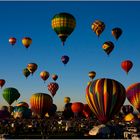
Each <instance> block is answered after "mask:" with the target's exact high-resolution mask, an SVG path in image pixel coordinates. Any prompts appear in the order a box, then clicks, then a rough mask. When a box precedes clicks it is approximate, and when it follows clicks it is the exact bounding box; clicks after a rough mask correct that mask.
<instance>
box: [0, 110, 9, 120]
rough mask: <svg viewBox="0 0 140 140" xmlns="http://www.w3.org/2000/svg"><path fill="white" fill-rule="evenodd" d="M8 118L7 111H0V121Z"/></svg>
mask: <svg viewBox="0 0 140 140" xmlns="http://www.w3.org/2000/svg"><path fill="white" fill-rule="evenodd" d="M9 117H10V113H9V112H8V111H7V110H0V119H6V118H9Z"/></svg>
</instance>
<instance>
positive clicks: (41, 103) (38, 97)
mask: <svg viewBox="0 0 140 140" xmlns="http://www.w3.org/2000/svg"><path fill="white" fill-rule="evenodd" d="M52 104H53V100H52V97H51V96H50V95H48V94H46V93H35V94H33V95H32V96H31V98H30V105H31V110H32V111H33V112H35V113H36V114H38V115H40V116H41V117H43V116H44V115H45V114H46V112H47V111H49V109H50V107H51V106H52Z"/></svg>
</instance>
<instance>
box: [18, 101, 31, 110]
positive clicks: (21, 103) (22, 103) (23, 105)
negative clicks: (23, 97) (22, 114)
mask: <svg viewBox="0 0 140 140" xmlns="http://www.w3.org/2000/svg"><path fill="white" fill-rule="evenodd" d="M16 106H17V107H26V108H29V105H28V103H26V102H23V101H21V102H18V104H16Z"/></svg>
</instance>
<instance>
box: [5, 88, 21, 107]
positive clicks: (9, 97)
mask: <svg viewBox="0 0 140 140" xmlns="http://www.w3.org/2000/svg"><path fill="white" fill-rule="evenodd" d="M2 95H3V98H4V99H5V100H6V101H7V103H8V104H9V105H11V104H12V103H13V102H14V101H15V100H17V99H18V98H19V97H20V93H19V92H18V90H17V89H15V88H11V87H10V88H5V89H4V90H3V93H2Z"/></svg>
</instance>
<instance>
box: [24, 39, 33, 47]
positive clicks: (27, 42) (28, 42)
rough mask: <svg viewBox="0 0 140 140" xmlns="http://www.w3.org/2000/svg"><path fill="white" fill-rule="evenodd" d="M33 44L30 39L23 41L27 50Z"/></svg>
mask: <svg viewBox="0 0 140 140" xmlns="http://www.w3.org/2000/svg"><path fill="white" fill-rule="evenodd" d="M31 43H32V39H31V38H30V37H24V38H23V39H22V44H23V45H24V46H25V47H26V48H28V47H29V46H30V45H31Z"/></svg>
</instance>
